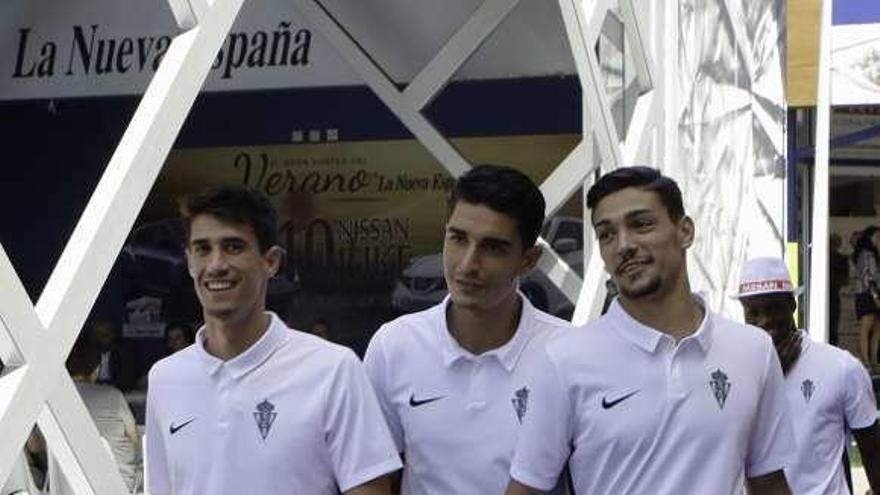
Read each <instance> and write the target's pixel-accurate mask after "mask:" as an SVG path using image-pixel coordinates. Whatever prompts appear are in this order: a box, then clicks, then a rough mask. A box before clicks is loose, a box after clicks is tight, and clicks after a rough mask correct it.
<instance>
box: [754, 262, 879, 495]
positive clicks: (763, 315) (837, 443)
mask: <svg viewBox="0 0 880 495" xmlns="http://www.w3.org/2000/svg"><path fill="white" fill-rule="evenodd" d="M795 295H796V289H795V288H794V284H792V282H791V277H790V275H789V273H788V268H786V266H785V262H784V261H783V260H781V259H779V258H755V259H753V260H749V261H747V262H746V263H745V265H743V268H742V274H741V276H740V283H739V293H738V297H739V301H740V303H742V307H743V315H744V316H745V321H746V323H748V324H750V325H755V326H756V327H758V328H761V329H763V330H764V331H765V332H767V334H768V335H769V336H770V338H771V339H773V344H774V346H775V347H776V352H777V354H778V355H779V361H780V363H781V364H782V371H783V373H784V374H785V388H786V396H787V399H788V405H789V412H790V414H791V418H792V422H793V424H794V432H795V444H796V446H797V448H796V450H795V461H794V462H793V463H792V464H791V465H790V466H787V467H786V468H785V475H786V478H788V481H789V483H790V484H791V487H792V490H793V493H796V494H805V495H810V494H816V495H820V494H821V495H849V493H850V491H849V488H848V487H847V483H846V479H845V476H844V466H843V463H842V462H841V459H842V458H843V454H844V451H845V449H846V444H847V441H848V439H849V437H850V433H852V435H853V436H854V437H855V439H856V443H857V444H858V447H859V451H860V452H861V454H862V463H863V464H864V466H865V473H866V474H867V477H868V482H869V483H870V485H871V488H872V490H874V491H877V490H878V489H880V426H878V424H877V404H876V401H875V399H874V390H873V388H872V386H871V378H870V377H869V376H868V373H867V372H866V371H865V368H864V366H862V365H861V364H860V363H859V361H858V360H856V359H855V358H854V357H853V356H852V355H851V354H850V353H848V352H846V351H843V350H840V349H838V348H836V347H834V346H831V345H827V344H823V343H821V342H813V341H811V340H810V338H809V336H808V334H807V333H806V332H804V331H803V330H799V329H798V328H797V326H796V325H795V322H794V316H793V314H794V311H795V309H796V308H797V302H796V301H795Z"/></svg>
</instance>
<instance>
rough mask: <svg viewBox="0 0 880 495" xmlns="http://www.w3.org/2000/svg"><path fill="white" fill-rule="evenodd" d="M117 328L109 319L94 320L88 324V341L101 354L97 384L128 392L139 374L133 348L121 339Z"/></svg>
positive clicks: (100, 317) (99, 318)
mask: <svg viewBox="0 0 880 495" xmlns="http://www.w3.org/2000/svg"><path fill="white" fill-rule="evenodd" d="M115 327H116V325H115V324H114V323H113V321H112V320H111V319H109V318H107V317H104V316H97V317H95V318H92V319H90V321H89V322H88V324H87V332H88V333H87V334H86V335H87V336H86V340H87V341H88V342H89V344H91V345H92V346H94V347H97V348H98V350H99V351H100V353H101V354H100V358H101V360H100V368H99V369H98V379H97V383H102V384H107V385H113V386H114V387H116V388H118V389H119V390H121V391H123V392H128V391H130V390H132V389H133V388H134V387H135V385H136V383H137V378H138V375H139V374H138V371H137V370H136V369H135V359H134V353H133V352H132V349H131V347H130V346H129V345H128V342H127V341H125V340H123V339H121V338H120V337H119V335H118V333H117V331H116V329H115Z"/></svg>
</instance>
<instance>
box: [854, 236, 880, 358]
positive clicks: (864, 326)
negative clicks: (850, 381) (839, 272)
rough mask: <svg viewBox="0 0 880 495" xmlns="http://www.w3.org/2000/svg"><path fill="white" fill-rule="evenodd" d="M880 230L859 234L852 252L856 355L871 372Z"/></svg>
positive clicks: (879, 291) (877, 337)
mask: <svg viewBox="0 0 880 495" xmlns="http://www.w3.org/2000/svg"><path fill="white" fill-rule="evenodd" d="M878 245H880V227H877V226H876V225H872V226H870V227H868V228H866V229H865V230H863V231H862V234H861V235H860V236H859V238H858V240H857V241H856V245H855V250H854V251H853V262H854V263H855V265H856V277H855V282H856V287H855V290H856V319H858V320H859V354H860V355H861V358H862V361H863V362H864V363H865V365H866V366H868V368H869V369H870V370H871V371H872V372H873V371H874V370H875V368H876V367H877V366H878V361H877V348H878V344H880V320H878V318H877V317H878V315H880V269H878V265H877V263H878V260H880V253H878V251H877V246H878Z"/></svg>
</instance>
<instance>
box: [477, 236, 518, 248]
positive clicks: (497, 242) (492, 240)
mask: <svg viewBox="0 0 880 495" xmlns="http://www.w3.org/2000/svg"><path fill="white" fill-rule="evenodd" d="M481 243H482V244H485V245H489V246H499V247H502V246H503V247H507V246H512V245H513V242H511V241H510V240H508V239H502V238H500V237H484V238H483V240H482V241H481Z"/></svg>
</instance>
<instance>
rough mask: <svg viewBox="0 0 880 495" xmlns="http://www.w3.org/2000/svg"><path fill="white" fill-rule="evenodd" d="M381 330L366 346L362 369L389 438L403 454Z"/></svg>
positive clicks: (398, 416)
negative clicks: (374, 395)
mask: <svg viewBox="0 0 880 495" xmlns="http://www.w3.org/2000/svg"><path fill="white" fill-rule="evenodd" d="M383 335H384V333H383V330H382V329H380V330H379V331H378V332H376V334H375V335H373V338H372V339H370V344H369V345H368V346H367V352H366V353H365V354H364V368H365V369H366V371H367V376H368V377H369V378H370V382H372V384H373V388H374V389H375V391H376V397H377V398H378V399H379V407H380V408H381V409H382V414H383V415H384V416H385V421H386V422H387V423H388V429H389V430H390V431H391V438H392V440H394V445H395V447H397V451H398V452H403V445H404V441H403V440H404V439H403V427H402V426H401V424H400V415H399V414H398V413H397V409H396V408H395V407H394V404H393V403H392V401H391V394H390V391H389V390H390V389H389V386H388V385H389V384H388V365H387V355H386V352H385V345H384V342H385V341H384V340H383V338H382V337H383Z"/></svg>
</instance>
